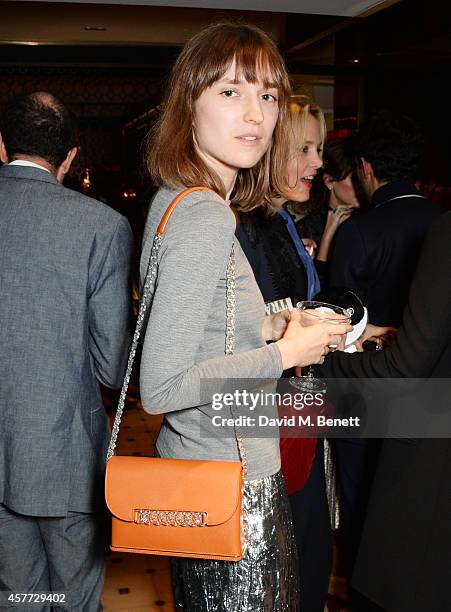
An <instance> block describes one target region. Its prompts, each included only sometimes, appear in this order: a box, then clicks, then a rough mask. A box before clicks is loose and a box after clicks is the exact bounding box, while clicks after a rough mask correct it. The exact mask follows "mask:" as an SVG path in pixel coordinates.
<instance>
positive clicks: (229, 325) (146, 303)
mask: <svg viewBox="0 0 451 612" xmlns="http://www.w3.org/2000/svg"><path fill="white" fill-rule="evenodd" d="M200 190H205V191H211V190H210V189H206V188H202V187H197V188H196V187H193V188H190V189H187V190H186V191H184V192H182V193H181V194H179V196H177V198H175V199H174V200H173V201H172V203H171V204H170V206H169V207H168V210H167V211H166V213H165V215H164V216H163V219H162V221H161V223H160V225H159V226H158V229H157V232H156V234H155V236H154V239H153V243H152V249H151V252H150V258H149V263H148V266H147V271H146V276H145V280H144V286H143V290H142V295H141V300H140V303H139V311H138V318H137V322H136V327H135V333H134V335H133V341H132V346H131V349H130V354H129V356H128V362H127V369H126V372H125V376H124V382H123V384H122V389H121V393H120V396H119V401H118V406H117V410H116V416H115V418H114V423H113V428H112V432H111V439H110V444H109V446H108V451H107V457H106V459H107V461H109V460H110V459H111V457H113V456H114V454H115V452H116V444H117V437H118V435H119V428H120V424H121V420H122V414H123V412H124V406H125V400H126V397H127V391H128V387H129V384H130V378H131V374H132V370H133V363H134V361H135V356H136V351H137V348H138V344H139V339H140V337H141V332H142V329H143V326H144V322H145V320H146V314H147V311H148V309H149V307H150V305H151V303H152V300H153V296H154V293H155V280H156V278H157V272H158V252H159V250H160V247H161V243H162V240H163V233H164V230H165V229H166V224H167V222H168V220H169V217H170V215H171V213H172V211H173V210H174V208H175V207H176V205H177V204H178V203H179V202H180V200H181V199H182V198H183V197H184V196H185V195H188V193H192V192H193V191H200ZM235 316H236V273H235V250H234V244H233V243H232V249H231V251H230V255H229V260H228V263H227V269H226V329H225V349H224V352H225V354H226V355H232V354H233V350H234V347H235ZM235 433H236V429H235ZM237 444H238V450H239V453H240V459H241V462H242V465H243V476H244V479H246V476H247V461H246V453H245V450H244V444H243V440H242V439H241V438H239V437H238V435H237Z"/></svg>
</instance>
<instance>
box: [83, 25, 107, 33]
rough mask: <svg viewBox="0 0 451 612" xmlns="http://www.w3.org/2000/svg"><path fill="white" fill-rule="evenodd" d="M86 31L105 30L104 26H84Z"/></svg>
mask: <svg viewBox="0 0 451 612" xmlns="http://www.w3.org/2000/svg"><path fill="white" fill-rule="evenodd" d="M85 30H86V31H87V32H106V27H105V26H85Z"/></svg>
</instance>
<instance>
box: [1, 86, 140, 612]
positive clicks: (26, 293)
mask: <svg viewBox="0 0 451 612" xmlns="http://www.w3.org/2000/svg"><path fill="white" fill-rule="evenodd" d="M76 152H77V149H76V147H75V131H74V124H73V120H72V118H71V116H70V114H69V113H68V111H67V110H66V108H65V107H64V106H63V105H62V104H61V102H59V101H58V100H57V99H56V98H54V97H53V96H52V95H51V94H48V93H45V92H38V93H33V94H29V95H26V96H22V97H21V98H19V99H17V100H15V101H14V102H12V103H11V104H10V105H9V106H8V107H7V108H6V109H5V110H4V112H3V113H2V116H1V118H0V158H1V161H2V162H3V164H5V165H4V166H3V167H1V168H0V251H1V257H0V261H1V263H0V288H1V289H0V346H1V347H2V348H1V353H0V420H1V426H0V551H1V554H0V591H12V592H15V593H41V592H45V591H54V592H57V593H64V594H65V596H66V599H65V602H66V603H65V604H62V608H63V609H68V610H71V611H80V612H88V611H89V612H90V611H92V612H94V611H96V610H98V609H99V607H100V595H101V590H102V582H103V568H104V553H105V542H103V541H102V537H101V534H102V529H101V525H100V521H101V520H102V517H103V514H102V510H103V472H104V465H105V454H106V448H107V445H108V439H109V433H108V424H107V416H106V413H105V411H104V409H103V406H102V402H101V397H100V388H99V383H101V384H103V385H106V386H108V387H117V386H119V385H120V383H121V379H122V375H123V373H124V369H125V361H126V357H127V348H128V343H129V315H130V311H129V303H130V294H129V271H130V260H131V249H132V235H131V230H130V227H129V224H128V222H127V221H126V219H125V218H124V217H122V216H121V215H119V214H118V213H116V212H115V211H114V210H112V209H111V208H109V207H108V206H106V205H104V204H102V203H100V202H97V201H95V200H92V199H90V198H87V197H85V196H83V195H81V194H79V193H78V192H75V191H71V190H69V189H66V188H65V187H64V186H63V185H62V181H63V179H64V176H65V174H66V173H67V172H68V170H69V168H70V165H71V162H72V161H73V159H74V157H75V155H76ZM2 603H3V604H6V603H7V602H5V601H4V602H2ZM37 609H40V610H48V609H50V604H49V603H47V604H45V605H44V604H43V605H42V607H37Z"/></svg>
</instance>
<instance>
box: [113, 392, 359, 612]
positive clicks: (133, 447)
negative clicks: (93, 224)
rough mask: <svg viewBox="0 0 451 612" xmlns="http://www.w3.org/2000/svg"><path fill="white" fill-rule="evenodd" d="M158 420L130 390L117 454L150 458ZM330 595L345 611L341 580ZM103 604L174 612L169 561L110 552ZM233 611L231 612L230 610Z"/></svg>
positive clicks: (122, 611) (331, 605) (334, 610)
mask: <svg viewBox="0 0 451 612" xmlns="http://www.w3.org/2000/svg"><path fill="white" fill-rule="evenodd" d="M115 403H116V396H115V395H112V394H111V393H108V394H107V395H106V396H105V404H106V405H107V407H108V408H109V412H110V414H111V417H112V418H113V417H114V407H115ZM160 423H161V418H160V417H155V416H151V415H148V414H146V413H145V412H144V411H143V410H142V408H141V405H140V403H139V401H138V399H137V395H136V391H134V390H133V388H132V392H131V394H130V399H129V400H128V406H127V410H126V411H124V417H123V419H122V424H121V429H120V433H119V441H118V454H120V455H121V454H122V455H142V456H146V455H148V456H151V455H153V451H154V441H155V438H156V436H157V433H158V430H159V428H160ZM329 590H330V592H331V593H333V596H331V597H330V601H329V602H328V612H347V609H346V607H345V598H346V589H345V585H344V582H343V579H341V578H339V577H337V576H333V577H332V579H331V583H330V589H329ZM102 603H103V607H104V610H105V612H111V611H113V610H114V611H115V612H158V611H163V612H174V600H173V595H172V590H171V582H170V570H169V561H168V559H167V558H166V557H154V556H151V555H135V554H122V553H121V554H119V553H111V554H110V556H109V558H108V562H107V570H106V578H105V586H104V590H103V596H102ZM230 612H233V611H230Z"/></svg>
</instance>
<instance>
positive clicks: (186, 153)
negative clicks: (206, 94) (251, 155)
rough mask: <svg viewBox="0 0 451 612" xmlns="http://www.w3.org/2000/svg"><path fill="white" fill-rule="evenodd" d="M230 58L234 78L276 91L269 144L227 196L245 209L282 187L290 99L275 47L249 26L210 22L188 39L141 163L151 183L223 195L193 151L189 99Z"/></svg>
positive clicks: (210, 171) (192, 100)
mask: <svg viewBox="0 0 451 612" xmlns="http://www.w3.org/2000/svg"><path fill="white" fill-rule="evenodd" d="M234 60H235V64H236V70H237V76H238V75H242V76H243V78H244V79H245V80H246V81H248V82H249V83H256V82H258V81H259V80H260V79H261V80H262V81H263V84H264V86H265V87H275V88H277V90H278V105H279V117H278V120H277V124H276V127H275V129H274V132H273V138H272V143H271V145H270V147H269V149H268V151H266V153H265V154H264V155H263V157H262V158H261V159H260V161H259V162H258V163H257V164H256V165H255V166H254V167H252V168H243V169H240V170H239V172H238V175H237V179H236V181H235V186H234V189H233V192H232V195H231V200H233V201H234V202H237V203H238V206H239V207H240V208H241V209H242V210H250V209H252V208H255V207H256V206H258V205H261V204H262V202H263V201H264V199H265V197H266V196H267V195H268V194H270V193H276V192H277V191H279V190H280V187H281V185H282V183H283V177H284V166H285V162H286V159H287V137H286V124H285V119H286V115H287V108H288V100H289V95H290V83H289V80H288V75H287V72H286V68H285V64H284V61H283V59H282V57H281V55H280V53H279V51H278V49H277V47H276V45H275V43H274V42H273V41H272V40H271V39H270V38H269V36H268V35H267V34H265V33H264V32H263V31H262V30H260V29H259V28H257V27H255V26H251V25H235V24H229V23H220V24H215V25H211V26H209V27H207V28H205V29H203V30H201V31H200V32H199V33H198V34H196V35H195V36H193V37H192V38H191V39H190V40H188V42H187V43H186V44H185V46H184V48H183V50H182V52H181V53H180V55H179V57H178V59H177V61H176V63H175V65H174V67H173V69H172V73H171V76H170V80H169V86H168V90H167V94H166V99H165V102H164V104H163V108H162V111H161V115H160V117H159V119H158V121H157V123H156V124H155V126H154V128H153V129H152V130H151V132H150V134H149V137H148V140H147V145H146V161H147V168H148V170H149V172H150V174H151V176H152V179H153V180H154V182H155V183H156V184H157V185H162V184H166V185H169V186H170V187H173V188H178V187H181V186H186V187H191V186H195V185H202V186H206V187H210V188H211V189H213V190H214V191H216V192H217V193H218V194H219V195H221V196H222V197H223V198H224V197H225V196H226V190H225V187H224V185H223V182H222V180H221V179H220V177H219V176H218V174H217V173H216V172H215V171H214V170H213V169H211V168H210V167H209V166H208V165H207V164H206V163H205V162H204V161H203V160H202V159H201V157H200V156H199V154H198V152H197V151H196V147H195V145H194V140H193V127H192V125H193V119H194V103H195V101H196V100H197V99H198V98H199V96H200V95H201V94H202V92H203V91H205V89H207V88H208V87H211V86H212V85H213V84H214V83H215V82H216V81H218V80H219V79H220V78H221V77H222V76H223V75H224V74H225V72H226V71H227V69H228V68H229V67H230V65H231V64H232V62H233V61H234Z"/></svg>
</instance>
